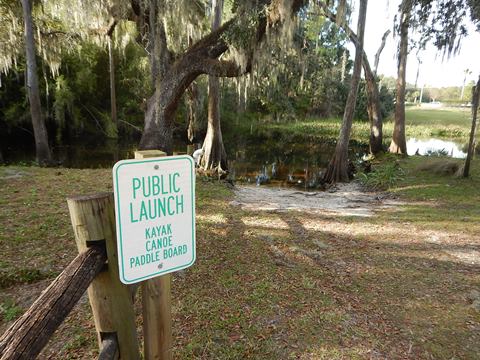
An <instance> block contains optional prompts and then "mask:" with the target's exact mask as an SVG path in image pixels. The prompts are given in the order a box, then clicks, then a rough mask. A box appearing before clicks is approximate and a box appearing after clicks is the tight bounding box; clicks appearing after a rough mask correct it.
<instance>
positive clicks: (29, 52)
mask: <svg viewBox="0 0 480 360" xmlns="http://www.w3.org/2000/svg"><path fill="white" fill-rule="evenodd" d="M22 8H23V20H24V22H25V48H26V58H27V91H28V101H29V103H30V114H31V117H32V125H33V134H34V137H35V150H36V157H37V162H38V164H39V165H50V164H51V163H52V155H51V153H50V147H49V146H48V133H47V128H46V126H45V121H44V119H43V117H42V106H41V102H40V91H39V88H38V75H37V62H36V59H35V39H34V36H33V20H32V8H31V4H30V0H22Z"/></svg>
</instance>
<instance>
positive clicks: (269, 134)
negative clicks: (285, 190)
mask: <svg viewBox="0 0 480 360" xmlns="http://www.w3.org/2000/svg"><path fill="white" fill-rule="evenodd" d="M225 144H228V146H227V147H226V151H227V155H228V159H229V169H230V173H229V177H230V178H231V179H234V180H236V181H239V182H243V183H250V184H262V185H263V184H268V185H271V186H281V187H290V186H293V187H297V188H304V189H310V188H315V187H317V185H318V184H319V182H320V179H321V177H322V173H323V171H324V170H325V168H326V166H327V165H328V162H329V160H330V157H331V156H332V154H333V152H334V150H335V140H332V139H330V138H325V139H320V140H319V139H318V138H313V137H310V136H308V135H305V136H299V135H292V134H285V133H284V132H277V131H264V132H254V133H252V134H250V135H248V136H247V135H245V136H234V134H233V136H232V135H229V136H227V137H225ZM137 145H138V139H132V140H130V141H125V142H122V143H120V144H118V143H117V142H116V141H111V140H99V139H95V138H89V139H78V140H75V141H71V142H70V144H68V145H55V146H54V147H53V153H54V156H55V159H56V160H57V161H58V163H59V165H60V166H64V167H70V168H108V167H112V166H113V164H114V163H115V162H116V161H118V160H120V159H129V158H133V152H134V151H135V149H136V147H137ZM197 146H199V144H198V145H197ZM186 147H187V144H186V143H185V142H183V141H180V140H176V141H175V144H174V151H177V152H185V151H186ZM407 147H408V154H409V155H414V154H419V155H435V154H437V155H438V154H443V155H446V156H452V157H455V158H463V157H465V151H464V148H465V145H464V144H461V143H456V142H453V141H446V140H440V139H413V138H411V139H409V140H408V143H407ZM4 149H5V150H4V156H5V160H6V161H7V162H10V163H19V162H31V161H33V160H34V148H33V142H32V143H31V144H30V142H24V141H20V142H18V141H17V142H15V141H13V142H11V143H10V144H8V146H7V147H6V148H4ZM349 153H350V159H352V160H353V161H354V162H355V161H360V160H361V159H362V157H363V156H365V155H366V154H367V153H368V145H367V144H363V143H357V142H355V141H351V142H350V148H349Z"/></svg>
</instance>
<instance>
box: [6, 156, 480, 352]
mask: <svg viewBox="0 0 480 360" xmlns="http://www.w3.org/2000/svg"><path fill="white" fill-rule="evenodd" d="M423 161H432V160H431V159H425V158H418V157H411V158H409V159H404V160H400V166H401V167H402V168H403V169H404V171H405V175H404V177H403V178H402V179H401V180H400V181H399V182H398V183H397V184H395V185H394V186H392V187H391V189H389V190H390V192H391V193H393V194H395V195H396V196H398V197H399V200H400V201H401V202H402V203H401V204H400V205H398V206H397V207H396V208H389V209H384V210H381V211H378V212H377V213H376V215H375V216H373V217H369V218H363V217H362V218H357V217H338V216H332V215H322V214H314V215H313V214H305V213H303V212H300V211H298V212H297V211H294V212H259V211H255V212H254V211H245V210H242V209H240V208H238V207H236V206H233V205H231V204H230V202H231V200H232V199H233V196H234V195H233V192H232V191H231V190H230V189H228V188H227V187H225V185H224V184H222V183H217V182H208V181H203V180H201V179H198V180H197V262H196V264H195V265H194V266H192V267H191V268H189V269H188V270H186V271H185V272H184V273H182V274H177V275H175V276H174V280H173V290H172V291H173V303H172V305H173V318H174V344H175V349H174V354H175V358H178V359H194V358H195V359H372V358H373V359H384V358H388V359H475V358H478V354H479V353H480V331H479V329H480V312H479V311H477V310H475V309H474V308H473V307H472V305H471V300H470V299H469V294H470V292H471V291H472V290H474V289H479V287H480V271H479V270H480V263H479V261H478V259H479V255H480V236H479V234H480V210H479V206H478V204H477V201H478V199H479V198H480V196H479V195H480V194H479V190H478V189H480V171H479V169H480V162H478V161H475V162H474V163H473V164H472V169H473V175H472V177H471V178H470V179H466V180H464V179H455V178H452V177H448V176H438V175H432V174H430V173H428V172H422V171H418V170H417V167H418V165H419V164H420V163H421V162H423ZM110 190H111V172H110V170H74V169H42V168H37V167H0V205H1V206H0V246H1V247H2V257H1V271H0V288H1V291H0V304H1V308H0V313H1V317H2V320H1V323H0V331H3V330H4V329H5V328H6V326H8V324H9V323H11V321H13V320H14V319H15V318H16V317H18V316H19V315H20V314H21V313H22V312H23V311H24V310H25V309H26V308H27V307H28V306H29V305H30V304H31V303H32V302H33V300H34V299H35V298H36V297H37V296H38V294H39V293H40V291H41V290H42V289H43V288H45V287H46V286H47V284H48V283H49V282H50V281H51V279H52V278H53V277H54V276H55V275H56V274H58V273H59V272H60V271H61V270H62V269H63V267H65V266H66V265H67V264H68V263H69V262H70V261H71V260H72V259H73V258H74V257H75V255H76V247H75V244H74V240H73V233H72V230H71V227H70V221H69V216H68V211H67V206H66V201H65V197H66V196H68V195H73V194H88V193H92V192H98V191H110ZM136 305H137V311H139V310H140V309H139V307H138V305H139V301H137V304H136ZM140 323H141V320H140V319H139V330H140V328H141V327H140ZM96 346H97V345H96V338H95V334H94V325H93V320H92V318H91V315H90V311H89V306H88V302H87V301H86V299H85V298H83V299H82V300H81V301H80V303H79V304H78V305H77V306H76V308H75V309H74V311H73V312H72V314H71V315H70V316H69V318H68V319H67V321H66V322H65V323H64V324H63V325H62V328H61V330H60V331H58V332H57V333H56V335H55V337H54V338H53V339H52V340H51V342H50V343H49V345H48V347H47V348H46V349H45V351H44V353H43V355H42V356H43V357H44V358H47V357H48V358H51V359H66V358H69V359H91V358H93V357H94V356H95V354H96Z"/></svg>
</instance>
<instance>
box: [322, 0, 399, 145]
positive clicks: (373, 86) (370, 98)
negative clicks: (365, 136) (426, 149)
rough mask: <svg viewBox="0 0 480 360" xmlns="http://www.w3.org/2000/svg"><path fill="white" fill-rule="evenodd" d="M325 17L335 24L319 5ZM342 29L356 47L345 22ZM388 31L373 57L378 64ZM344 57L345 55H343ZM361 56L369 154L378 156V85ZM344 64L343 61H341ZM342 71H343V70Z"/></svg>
mask: <svg viewBox="0 0 480 360" xmlns="http://www.w3.org/2000/svg"><path fill="white" fill-rule="evenodd" d="M321 6H322V9H323V11H324V13H325V15H326V16H327V17H328V18H329V19H330V21H332V22H335V21H336V19H337V15H336V14H334V13H333V12H331V11H330V10H329V8H328V6H326V5H325V4H323V5H321ZM340 26H341V27H342V29H343V30H344V31H345V32H346V33H347V35H348V37H349V38H350V40H351V41H352V42H353V43H354V44H355V46H357V45H358V42H359V40H358V36H357V34H355V33H354V32H353V30H352V29H351V28H350V27H349V26H348V25H347V23H346V22H342V23H341V24H340ZM389 33H390V31H387V32H385V34H384V35H383V37H382V44H381V45H380V48H379V49H378V51H377V54H376V55H375V61H376V62H377V64H378V61H379V58H380V53H381V51H382V49H383V47H384V46H385V41H386V37H387V36H388V34H389ZM344 55H345V53H344ZM362 56H363V61H362V65H363V72H364V73H365V82H366V84H367V111H368V117H369V120H370V152H371V153H372V154H378V153H380V152H381V151H383V118H382V110H381V106H380V96H379V91H378V85H377V81H376V77H375V73H373V72H372V69H371V67H370V63H369V61H368V57H367V54H366V53H365V50H363V48H362ZM342 62H343V63H346V59H345V61H342ZM343 70H344V69H343ZM343 70H342V82H343V76H344V75H343Z"/></svg>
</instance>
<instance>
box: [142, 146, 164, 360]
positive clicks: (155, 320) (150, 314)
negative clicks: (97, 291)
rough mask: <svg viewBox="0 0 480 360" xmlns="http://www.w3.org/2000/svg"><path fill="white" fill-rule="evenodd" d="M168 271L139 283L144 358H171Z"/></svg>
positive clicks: (150, 154) (156, 154)
mask: <svg viewBox="0 0 480 360" xmlns="http://www.w3.org/2000/svg"><path fill="white" fill-rule="evenodd" d="M162 156H166V153H164V152H163V151H160V150H146V151H135V159H146V158H152V157H162ZM171 281H172V276H171V274H167V275H163V276H159V277H156V278H153V279H150V280H146V281H144V282H143V283H142V307H143V336H144V339H145V340H144V357H145V360H171V359H172V358H173V356H172V344H173V342H172V312H171V291H170V286H171Z"/></svg>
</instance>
